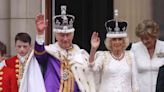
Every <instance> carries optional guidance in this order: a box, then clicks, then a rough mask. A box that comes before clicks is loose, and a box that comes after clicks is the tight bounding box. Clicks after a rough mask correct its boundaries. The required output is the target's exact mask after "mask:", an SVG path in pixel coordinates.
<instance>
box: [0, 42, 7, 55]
mask: <svg viewBox="0 0 164 92" xmlns="http://www.w3.org/2000/svg"><path fill="white" fill-rule="evenodd" d="M5 54H6V45H5V44H3V43H2V42H1V41H0V55H1V56H4V55H5Z"/></svg>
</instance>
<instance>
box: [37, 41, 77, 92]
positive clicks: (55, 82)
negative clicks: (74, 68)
mask: <svg viewBox="0 0 164 92" xmlns="http://www.w3.org/2000/svg"><path fill="white" fill-rule="evenodd" d="M35 50H36V51H37V52H43V51H45V47H44V45H39V44H37V42H35ZM35 56H36V59H37V60H38V62H39V64H41V65H42V66H45V65H46V71H45V73H44V74H45V75H44V80H45V87H46V92H59V89H60V61H59V60H58V59H56V58H55V57H53V56H52V55H50V54H48V53H47V52H46V53H44V54H42V55H37V54H36V53H35ZM74 84H75V85H74V92H79V88H78V85H77V83H76V81H75V83H74Z"/></svg>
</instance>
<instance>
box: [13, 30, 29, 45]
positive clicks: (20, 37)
mask: <svg viewBox="0 0 164 92" xmlns="http://www.w3.org/2000/svg"><path fill="white" fill-rule="evenodd" d="M18 40H20V41H22V42H25V43H29V44H31V37H30V35H29V34H27V33H18V34H17V35H16V36H15V43H16V41H18Z"/></svg>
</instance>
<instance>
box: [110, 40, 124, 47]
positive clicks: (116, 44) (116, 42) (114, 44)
mask: <svg viewBox="0 0 164 92" xmlns="http://www.w3.org/2000/svg"><path fill="white" fill-rule="evenodd" d="M110 44H111V49H112V50H123V48H124V38H111V40H110Z"/></svg>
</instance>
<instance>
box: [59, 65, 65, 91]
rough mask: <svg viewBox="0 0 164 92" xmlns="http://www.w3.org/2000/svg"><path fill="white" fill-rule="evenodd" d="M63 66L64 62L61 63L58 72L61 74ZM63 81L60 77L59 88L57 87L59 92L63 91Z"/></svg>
mask: <svg viewBox="0 0 164 92" xmlns="http://www.w3.org/2000/svg"><path fill="white" fill-rule="evenodd" d="M63 67H64V63H61V69H60V74H62V72H63ZM63 83H64V80H62V78H60V89H59V92H63Z"/></svg>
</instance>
